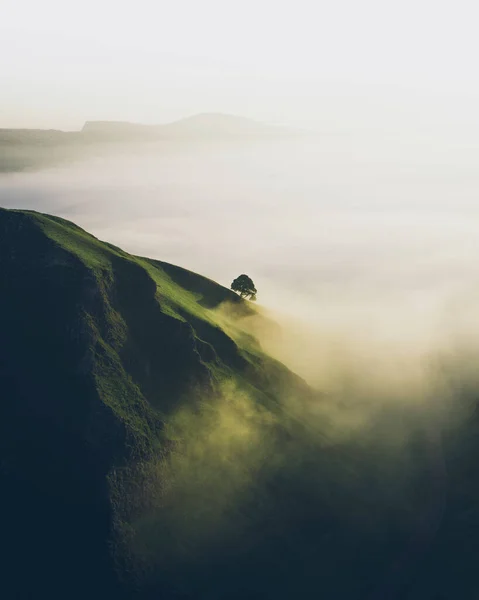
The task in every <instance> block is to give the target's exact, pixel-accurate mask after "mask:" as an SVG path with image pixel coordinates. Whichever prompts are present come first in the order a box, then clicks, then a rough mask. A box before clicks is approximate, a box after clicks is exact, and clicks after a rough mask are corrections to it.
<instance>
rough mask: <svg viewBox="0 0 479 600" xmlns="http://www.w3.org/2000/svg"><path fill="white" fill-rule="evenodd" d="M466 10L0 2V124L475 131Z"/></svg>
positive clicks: (433, 5) (450, 6)
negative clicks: (226, 123)
mask: <svg viewBox="0 0 479 600" xmlns="http://www.w3.org/2000/svg"><path fill="white" fill-rule="evenodd" d="M477 17H478V9H477V7H476V6H475V5H474V3H472V2H469V1H468V0H460V1H459V2H455V3H451V2H444V3H439V4H438V3H437V2H433V1H432V0H415V1H414V2H413V1H412V0H411V1H409V0H408V1H406V2H402V3H401V4H398V5H395V6H392V5H390V4H384V3H383V2H380V1H379V0H366V2H362V3H361V4H360V5H358V4H357V3H355V2H353V0H341V1H340V2H335V3H327V4H326V3H312V2H309V1H308V0H300V1H299V2H295V3H291V2H283V3H280V4H278V3H273V2H272V1H271V0H263V1H260V2H252V1H251V0H247V1H246V2H243V3H242V4H241V9H240V10H233V9H232V8H231V7H230V6H228V5H226V4H225V3H222V2H220V1H219V0H205V1H204V2H202V3H201V4H198V3H197V2H194V1H193V0H181V2H176V3H174V4H171V3H170V4H168V5H167V6H164V5H162V4H158V3H157V2H153V1H152V0H139V1H138V2H136V3H135V4H134V5H130V4H129V3H126V4H123V5H118V3H114V2H112V0H101V1H95V2H94V1H93V0H85V1H84V2H82V3H79V4H77V5H75V4H73V5H72V4H69V5H65V4H64V3H62V2H60V1H59V0H44V1H43V2H42V3H40V4H39V3H38V2H35V1H34V0H4V1H3V2H2V6H1V7H0V87H1V89H2V100H1V103H0V127H7V128H8V127H21V128H24V127H26V128H45V129H50V128H55V129H64V130H77V129H79V128H80V127H81V126H82V124H83V123H84V122H85V121H89V120H115V121H117V120H120V121H131V122H138V123H145V124H154V123H166V122H170V121H174V120H176V119H180V118H183V117H186V116H188V115H191V114H194V113H196V112H221V113H227V114H238V115H244V116H245V117H249V118H253V119H256V120H260V121H265V122H268V123H277V124H282V125H289V126H299V127H308V128H312V129H314V130H320V131H326V130H327V131H329V130H332V131H336V130H346V131H349V130H353V131H355V130H358V129H361V130H364V129H371V128H374V129H377V130H379V131H383V130H397V129H401V128H406V129H410V130H414V129H416V128H419V129H424V128H426V129H431V128H433V129H434V128H442V127H444V128H446V129H449V128H460V129H463V130H465V132H467V131H469V130H470V128H473V129H476V130H477V129H478V125H479V124H478V118H477V111H476V104H477V99H478V97H479V86H478V83H477V78H474V77H471V73H474V70H475V56H477V54H478V50H479V42H478V40H477V36H476V32H475V23H476V22H477Z"/></svg>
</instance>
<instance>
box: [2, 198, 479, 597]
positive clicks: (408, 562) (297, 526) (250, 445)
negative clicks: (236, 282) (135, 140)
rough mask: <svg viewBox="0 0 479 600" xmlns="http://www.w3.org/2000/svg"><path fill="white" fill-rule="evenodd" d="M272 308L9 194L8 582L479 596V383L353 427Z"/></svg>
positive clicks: (122, 592)
mask: <svg viewBox="0 0 479 600" xmlns="http://www.w3.org/2000/svg"><path fill="white" fill-rule="evenodd" d="M225 306H227V310H224V308H225ZM254 314H255V311H254V308H253V307H252V306H251V305H250V304H248V303H245V302H244V301H242V300H241V299H240V298H238V296H236V295H235V294H234V293H232V292H231V291H230V290H227V289H226V288H223V287H222V286H219V285H218V284H216V283H215V282H213V281H211V280H209V279H207V278H205V277H202V276H201V275H198V274H195V273H191V272H190V271H187V270H185V269H182V268H180V267H175V266H174V265H170V264H168V263H164V262H161V261H156V260H150V259H147V258H142V257H136V256H132V255H129V254H127V253H126V252H124V251H122V250H121V249H119V248H117V247H115V246H112V245H110V244H107V243H104V242H101V241H99V240H97V239H96V238H95V237H93V236H91V235H90V234H88V233H86V232H85V231H83V230H82V229H81V228H79V227H77V226H76V225H74V224H72V223H70V222H68V221H65V220H63V219H60V218H58V217H53V216H49V215H43V214H39V213H35V212H30V211H8V210H3V209H0V489H1V490H2V494H1V496H0V507H1V518H2V529H1V531H2V542H3V547H4V548H7V549H8V556H7V558H6V559H4V562H3V564H2V567H3V574H2V580H1V581H0V593H1V594H2V598H6V599H7V600H10V599H12V600H13V599H15V600H17V599H19V600H24V599H25V600H26V599H30V598H37V597H48V598H51V599H55V600H56V599H60V598H61V599H63V598H75V599H76V598H78V599H82V600H83V599H85V598H89V599H94V600H95V599H97V598H98V599H99V600H100V599H101V600H104V599H107V598H119V599H121V600H127V599H128V600H129V599H131V598H137V599H138V600H150V599H152V600H153V599H155V600H156V599H158V598H162V599H167V600H170V599H173V598H175V599H176V598H183V599H185V598H187V599H190V600H193V599H194V600H206V599H208V600H209V599H211V598H213V599H223V598H225V599H226V598H227V599H233V600H240V599H241V600H243V599H244V598H258V599H259V598H261V599H262V600H264V599H268V600H269V599H271V600H273V599H275V600H278V599H290V598H301V597H309V596H311V595H314V596H315V597H320V598H325V599H328V600H329V599H332V600H335V599H338V600H343V599H363V598H364V599H366V598H367V599H373V598H374V599H376V598H377V599H378V600H379V598H386V597H387V598H398V599H409V600H420V599H421V600H425V599H426V600H427V599H432V598H439V597H443V598H453V597H454V598H459V597H460V598H464V599H466V600H468V599H469V598H470V599H471V600H472V599H473V598H476V597H477V592H478V590H479V586H478V585H477V580H476V579H477V578H476V576H475V570H476V566H477V559H478V558H479V548H478V543H477V539H476V536H475V533H474V532H475V531H476V529H477V526H478V525H479V511H478V509H477V503H478V499H479V487H478V485H477V483H476V479H477V478H476V477H475V464H476V463H475V461H476V459H477V456H478V455H479V443H478V439H479V437H478V436H477V431H478V429H479V428H478V424H477V408H476V407H477V397H478V396H479V394H477V392H476V387H474V386H473V387H467V386H466V385H465V383H464V382H459V383H458V382H456V384H455V385H456V387H455V388H454V394H455V411H456V413H455V417H454V420H452V419H451V423H450V425H449V427H448V429H447V431H446V432H445V434H444V435H443V436H442V439H441V434H440V423H439V422H436V421H434V418H433V415H432V414H431V413H429V412H428V410H427V409H421V408H420V407H418V408H417V410H410V411H409V412H408V411H405V410H403V409H402V408H401V406H399V405H397V406H393V407H387V408H385V410H383V411H378V412H377V414H376V415H375V417H374V418H372V419H371V421H370V423H369V425H368V426H366V427H364V428H363V429H362V430H361V432H360V434H359V435H355V434H353V433H351V435H344V436H342V437H340V438H336V437H334V436H333V435H332V431H333V430H332V428H331V426H330V419H329V416H328V411H327V410H326V408H325V407H326V406H327V398H326V397H325V396H324V395H322V394H320V393H318V392H315V391H313V390H311V389H310V388H309V387H308V386H307V385H306V384H305V382H304V381H302V380H301V379H300V378H299V377H297V376H296V375H294V374H293V373H291V372H290V371H289V370H288V369H287V368H286V367H285V366H283V365H282V364H281V363H279V362H278V361H276V360H274V359H273V358H271V357H269V356H268V355H267V354H265V353H264V352H263V350H262V348H261V346H260V344H259V343H258V342H257V341H256V340H255V339H254V338H253V337H252V336H251V335H250V334H248V333H247V332H246V330H245V328H244V327H243V325H242V319H243V318H244V317H249V316H252V315H254ZM459 409H460V410H459ZM459 534H460V536H459ZM458 536H459V537H458ZM452 546H453V548H454V549H453V551H451V547H452ZM438 569H439V573H438ZM439 593H441V594H442V596H437V594H439Z"/></svg>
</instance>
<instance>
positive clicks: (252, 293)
mask: <svg viewBox="0 0 479 600" xmlns="http://www.w3.org/2000/svg"><path fill="white" fill-rule="evenodd" d="M231 289H232V290H233V291H235V292H238V294H239V295H240V296H241V297H242V298H248V297H249V299H250V300H256V294H257V290H256V288H255V287H254V283H253V280H252V279H251V278H250V277H248V275H244V274H243V275H240V276H239V277H237V278H236V279H235V280H234V281H233V283H232V284H231Z"/></svg>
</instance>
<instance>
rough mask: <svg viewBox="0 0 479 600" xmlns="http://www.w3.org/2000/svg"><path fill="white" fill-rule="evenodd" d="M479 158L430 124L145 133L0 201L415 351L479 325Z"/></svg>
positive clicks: (13, 186) (10, 190) (282, 308)
mask: <svg viewBox="0 0 479 600" xmlns="http://www.w3.org/2000/svg"><path fill="white" fill-rule="evenodd" d="M477 158H478V157H477V150H474V149H473V148H472V147H467V146H466V145H464V144H462V145H461V144H459V143H455V142H454V141H453V140H444V139H441V138H440V137H439V136H436V137H433V136H431V135H422V136H420V135H416V136H408V137H406V136H403V137H401V136H398V135H396V136H392V135H391V136H380V135H376V136H375V137H373V136H370V137H368V136H365V135H345V134H343V135H339V134H338V135H332V134H331V135H326V136H324V137H320V138H318V139H310V140H294V141H274V142H248V143H246V142H240V141H238V142H228V143H193V144H187V143H161V144H158V145H152V144H150V145H148V146H143V147H135V148H132V147H129V148H125V147H123V148H117V149H110V151H109V152H105V151H97V152H96V153H93V155H92V156H90V157H89V158H88V159H84V160H82V161H78V162H76V163H74V164H73V163H72V164H68V165H63V166H59V167H56V168H50V169H45V170H41V171H37V172H23V173H12V174H5V175H2V176H0V205H1V206H4V207H12V208H29V209H35V210H38V211H43V212H47V213H52V214H55V215H59V216H62V217H65V218H67V219H70V220H72V221H74V222H75V223H77V224H79V225H80V226H82V227H84V228H85V229H87V230H88V231H90V232H91V233H93V234H94V235H96V236H97V237H99V238H100V239H103V240H106V241H109V242H111V243H113V244H116V245H119V246H121V247H122V248H124V249H125V250H127V251H129V252H131V253H135V254H139V255H146V256H149V257H154V258H158V259H161V260H164V261H168V262H172V263H175V264H178V265H181V266H184V267H186V268H188V269H191V270H194V271H197V272H199V273H202V274H204V275H207V276H209V277H211V278H213V279H215V280H217V281H219V282H220V283H222V284H224V285H226V286H229V284H230V282H231V281H232V280H233V278H234V277H236V276H237V275H239V274H240V273H247V274H248V275H250V276H251V277H252V279H253V280H254V282H255V284H256V287H257V288H258V292H259V293H258V301H259V303H260V304H261V305H263V306H266V307H268V308H270V309H274V310H275V311H279V312H280V313H284V314H290V315H295V316H296V317H299V316H300V317H301V319H302V320H303V322H304V321H307V322H308V324H309V325H311V326H312V324H313V323H314V325H315V326H317V327H318V328H319V329H320V330H322V331H323V332H325V331H334V332H335V335H338V332H341V331H343V332H344V334H345V335H347V336H348V337H349V339H351V336H352V335H353V333H354V335H355V336H356V338H357V339H369V340H370V339H380V340H382V341H388V342H389V341H390V342H392V343H394V344H395V345H396V347H402V348H403V350H404V351H405V352H408V351H409V350H410V349H411V348H412V347H413V346H414V347H417V346H418V344H420V343H422V342H425V343H426V345H428V344H430V342H431V340H432V339H435V338H436V337H437V335H438V333H439V332H440V334H441V335H444V333H446V335H449V333H450V331H451V329H453V330H454V333H455V335H457V333H458V331H459V332H460V333H461V335H465V336H467V335H470V334H471V331H472V330H473V329H474V321H475V316H474V315H475V313H476V312H477V309H476V306H477V301H478V299H479V295H478V288H479V235H478V234H479V208H478V204H477V197H478V192H479V172H478V170H477ZM353 337H354V336H353Z"/></svg>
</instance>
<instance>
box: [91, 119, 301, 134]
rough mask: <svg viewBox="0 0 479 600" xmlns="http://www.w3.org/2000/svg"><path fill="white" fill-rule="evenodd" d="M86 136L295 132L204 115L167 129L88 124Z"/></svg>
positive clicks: (137, 124)
mask: <svg viewBox="0 0 479 600" xmlns="http://www.w3.org/2000/svg"><path fill="white" fill-rule="evenodd" d="M82 133H85V134H96V135H98V134H100V135H105V136H109V135H113V136H122V135H127V136H130V135H133V136H147V137H154V138H156V137H158V138H160V139H161V138H163V139H164V138H167V139H169V138H185V139H187V138H197V137H201V138H218V137H219V138H223V137H228V138H231V137H233V138H234V137H271V136H273V137H277V136H284V135H288V134H291V133H292V132H290V131H289V130H287V129H284V128H281V127H275V126H272V125H268V124H265V123H261V122H259V121H254V120H252V119H247V118H245V117H239V116H235V115H227V114H222V113H200V114H197V115H192V116H190V117H186V118H184V119H180V120H178V121H173V122H172V123H166V124H163V125H144V124H139V123H130V122H127V121H87V122H86V123H85V125H84V126H83V129H82Z"/></svg>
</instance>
